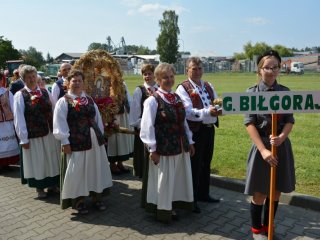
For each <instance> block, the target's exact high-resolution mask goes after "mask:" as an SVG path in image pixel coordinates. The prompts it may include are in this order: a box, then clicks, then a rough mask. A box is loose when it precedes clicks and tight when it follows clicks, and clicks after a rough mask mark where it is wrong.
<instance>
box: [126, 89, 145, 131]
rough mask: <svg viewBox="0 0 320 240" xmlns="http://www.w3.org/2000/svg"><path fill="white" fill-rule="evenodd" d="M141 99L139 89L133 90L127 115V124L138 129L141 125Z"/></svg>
mask: <svg viewBox="0 0 320 240" xmlns="http://www.w3.org/2000/svg"><path fill="white" fill-rule="evenodd" d="M141 98H142V92H141V90H140V88H139V87H137V88H136V89H135V90H134V93H133V96H132V102H131V110H132V111H130V114H129V123H130V126H132V127H137V128H140V123H141V118H140V115H141Z"/></svg>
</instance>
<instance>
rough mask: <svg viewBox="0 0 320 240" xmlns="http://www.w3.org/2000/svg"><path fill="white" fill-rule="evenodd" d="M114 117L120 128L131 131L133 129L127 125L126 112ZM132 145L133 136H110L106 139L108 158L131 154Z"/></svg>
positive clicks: (119, 134) (117, 134)
mask: <svg viewBox="0 0 320 240" xmlns="http://www.w3.org/2000/svg"><path fill="white" fill-rule="evenodd" d="M115 117H116V121H117V122H118V123H119V126H120V127H125V128H128V129H131V130H133V128H132V127H130V125H129V116H128V114H127V112H126V111H125V112H124V113H123V114H117V115H116V116H115ZM133 145H134V135H133V134H124V133H116V134H112V135H111V136H110V137H108V156H111V157H116V156H124V155H128V154H131V153H132V152H133Z"/></svg>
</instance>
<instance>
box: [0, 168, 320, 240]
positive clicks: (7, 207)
mask: <svg viewBox="0 0 320 240" xmlns="http://www.w3.org/2000/svg"><path fill="white" fill-rule="evenodd" d="M113 182H114V186H113V188H112V194H111V195H110V196H109V197H107V198H106V199H105V200H106V204H107V206H108V208H107V210H106V211H105V212H97V211H94V210H93V209H90V210H92V211H91V212H90V213H89V214H88V215H86V216H81V217H79V216H77V215H76V214H74V211H73V210H71V209H67V210H61V209H60V206H59V196H57V195H56V196H51V197H49V198H48V199H46V200H37V199H35V196H36V193H35V191H34V190H33V189H31V188H28V187H27V186H25V185H21V183H20V178H19V168H18V167H12V170H11V171H6V172H0V239H1V240H7V239H32V240H37V239H63V240H66V239H77V240H79V239H115V240H116V239H146V240H152V239H163V240H166V239H168V240H169V239H170V240H171V239H183V240H188V239H197V240H198V239H207V240H208V239H251V234H250V231H249V229H250V221H249V219H250V213H249V200H248V198H247V196H245V195H243V194H241V193H238V192H233V191H230V190H226V189H224V188H217V187H211V190H210V191H211V193H212V195H214V196H215V197H219V198H221V200H222V201H221V202H220V203H219V204H206V203H201V204H200V207H201V209H202V213H201V214H195V213H189V212H185V211H180V212H179V215H180V219H179V220H178V221H174V222H172V223H171V224H169V225H166V224H162V223H159V222H157V221H155V220H154V218H153V216H152V215H150V214H148V213H146V212H145V211H144V210H143V209H141V208H140V192H141V191H140V189H141V181H140V180H139V179H138V178H136V177H133V176H131V174H127V175H122V176H119V177H114V181H113ZM275 225H276V230H275V236H276V237H277V239H305V240H306V239H320V212H319V211H311V210H307V209H304V208H300V207H294V206H289V205H285V204H281V205H280V206H279V210H278V213H277V217H276V220H275Z"/></svg>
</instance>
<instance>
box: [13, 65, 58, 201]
mask: <svg viewBox="0 0 320 240" xmlns="http://www.w3.org/2000/svg"><path fill="white" fill-rule="evenodd" d="M20 75H21V77H22V79H23V81H24V83H25V86H24V88H23V89H21V90H20V91H19V92H17V93H16V94H15V95H14V107H13V109H14V125H15V128H16V133H17V135H18V138H19V139H20V145H21V146H22V155H23V160H22V162H21V168H22V170H23V171H21V173H22V176H21V177H22V183H24V184H26V183H28V185H29V187H32V188H36V189H37V192H38V197H39V198H45V197H46V195H47V193H46V192H45V191H44V189H45V188H49V189H48V190H52V191H55V192H57V191H58V188H57V187H58V186H59V166H60V165H59V162H60V143H59V142H58V141H57V140H56V139H55V138H54V136H53V134H52V111H53V110H52V102H51V99H50V95H49V93H48V92H47V90H45V89H40V88H39V86H38V85H37V69H36V68H35V67H33V66H29V65H26V66H24V67H23V68H22V69H21V73H20Z"/></svg>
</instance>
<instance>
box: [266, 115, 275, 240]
mask: <svg viewBox="0 0 320 240" xmlns="http://www.w3.org/2000/svg"><path fill="white" fill-rule="evenodd" d="M271 134H272V136H273V137H275V136H276V135H277V114H272V133H271ZM271 152H272V156H273V157H276V156H277V147H276V146H274V145H272V146H271ZM275 189H276V167H275V166H271V169H270V196H269V200H270V201H269V226H268V240H272V239H273V229H274V227H273V221H274V198H275Z"/></svg>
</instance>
